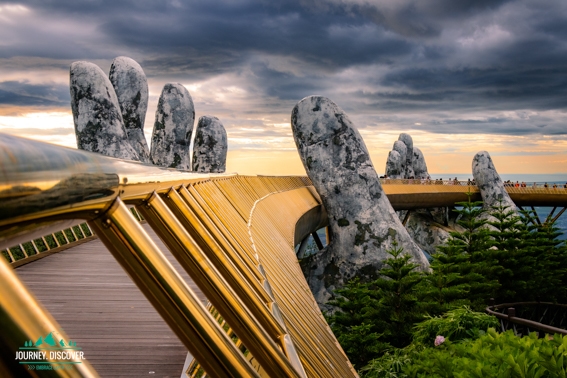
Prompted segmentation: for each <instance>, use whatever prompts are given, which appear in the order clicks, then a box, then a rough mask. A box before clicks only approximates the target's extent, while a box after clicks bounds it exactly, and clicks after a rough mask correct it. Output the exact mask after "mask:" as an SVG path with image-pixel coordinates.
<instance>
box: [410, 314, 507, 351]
mask: <svg viewBox="0 0 567 378" xmlns="http://www.w3.org/2000/svg"><path fill="white" fill-rule="evenodd" d="M498 325H499V323H498V319H497V318H495V317H494V316H491V315H488V314H485V313H482V312H475V311H472V310H471V309H470V308H469V307H462V308H458V309H455V310H452V311H449V312H447V313H445V314H444V315H442V316H435V317H429V318H428V319H427V320H425V321H423V322H421V323H418V324H416V325H415V327H414V330H413V341H414V342H415V343H419V344H422V345H424V346H432V345H433V343H434V340H435V338H436V337H437V336H438V335H442V336H444V337H445V338H448V339H450V340H451V341H453V342H455V341H461V340H465V339H475V338H477V337H478V336H480V335H482V334H484V332H485V331H486V330H487V329H488V328H491V327H493V328H495V327H498Z"/></svg>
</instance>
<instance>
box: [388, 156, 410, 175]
mask: <svg viewBox="0 0 567 378" xmlns="http://www.w3.org/2000/svg"><path fill="white" fill-rule="evenodd" d="M404 161H405V157H402V156H401V155H400V153H399V152H398V151H396V150H392V151H390V153H388V160H386V175H387V176H388V177H389V178H392V179H401V178H404V171H405V170H404V168H403V167H402V164H403V162H404Z"/></svg>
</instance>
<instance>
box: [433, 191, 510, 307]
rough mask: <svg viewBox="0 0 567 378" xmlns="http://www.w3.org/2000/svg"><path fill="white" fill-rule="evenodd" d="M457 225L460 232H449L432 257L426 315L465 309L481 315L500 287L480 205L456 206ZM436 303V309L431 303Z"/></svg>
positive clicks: (484, 211) (461, 203) (461, 204)
mask: <svg viewBox="0 0 567 378" xmlns="http://www.w3.org/2000/svg"><path fill="white" fill-rule="evenodd" d="M456 205H457V206H458V208H456V209H455V210H454V211H456V212H457V213H458V214H459V217H458V221H457V223H458V224H459V225H460V226H461V227H463V229H464V230H463V231H462V232H456V231H454V232H451V233H450V238H449V240H448V241H447V244H446V245H444V246H440V247H439V248H438V251H437V253H435V254H434V255H433V262H432V264H431V268H432V274H431V275H430V276H428V278H427V280H428V281H429V282H430V283H431V284H432V286H430V287H429V288H428V290H429V291H428V297H427V299H426V302H428V303H429V309H428V310H429V313H430V315H439V314H441V313H442V312H445V311H447V310H449V309H452V308H456V307H459V306H462V305H469V304H470V306H471V307H472V308H473V309H475V310H477V311H482V310H483V309H484V307H485V306H486V303H487V301H488V299H489V298H491V297H493V296H494V294H495V292H496V290H497V289H498V287H499V286H500V285H499V283H498V281H497V279H496V276H497V274H498V272H499V271H502V267H501V266H500V265H498V260H497V259H496V256H495V255H494V252H493V250H491V247H492V243H491V239H490V233H489V230H488V228H487V220H486V210H485V209H484V208H483V207H482V202H480V201H475V202H473V201H471V199H470V196H469V199H468V201H466V202H458V203H457V204H456ZM436 301H437V303H438V305H437V306H436V305H435V303H436Z"/></svg>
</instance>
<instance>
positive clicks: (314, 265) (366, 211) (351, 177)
mask: <svg viewBox="0 0 567 378" xmlns="http://www.w3.org/2000/svg"><path fill="white" fill-rule="evenodd" d="M291 125H292V130H293V134H294V139H295V143H296V145H297V149H298V151H299V155H300V157H301V160H302V162H303V165H304V167H305V170H306V171H307V174H308V176H309V178H310V179H311V181H312V182H313V185H314V186H315V189H316V190H317V192H318V193H319V195H320V196H321V199H322V201H323V204H324V205H325V208H326V210H327V213H328V215H329V227H330V232H331V242H330V244H329V245H328V246H327V247H326V248H325V249H323V250H321V251H319V252H317V253H316V254H314V255H312V256H310V257H309V258H306V259H304V260H302V268H303V270H304V274H305V276H306V279H307V282H308V283H309V287H310V288H311V291H312V292H313V295H314V296H315V299H316V300H317V302H318V303H319V305H320V306H322V307H323V308H326V307H325V303H326V302H327V301H328V300H329V299H330V298H332V296H333V290H334V289H335V288H338V287H342V286H343V285H344V284H345V283H346V282H347V281H348V280H350V279H351V278H353V277H354V276H358V277H361V279H363V280H364V279H372V278H374V277H376V275H377V271H378V270H379V269H380V268H381V267H382V265H383V261H384V260H385V259H386V258H387V257H388V256H387V254H386V250H387V249H389V248H391V247H392V243H393V242H395V241H397V242H398V244H399V245H400V246H401V247H403V248H404V251H405V253H408V254H409V255H411V256H412V259H413V261H415V262H417V263H418V264H420V265H421V266H422V267H423V268H426V267H427V266H428V265H429V263H428V262H427V259H426V258H425V256H424V255H423V253H422V251H421V250H420V249H419V247H418V246H417V245H416V244H415V243H414V242H413V241H412V240H411V238H410V237H409V235H408V233H407V231H406V229H405V228H404V227H403V226H402V224H401V222H400V220H399V219H398V217H397V216H396V214H395V212H394V210H393V209H392V206H391V205H390V202H389V201H388V198H387V197H386V195H385V194H384V191H383V190H382V186H381V185H380V181H379V179H378V175H377V174H376V171H375V170H374V167H373V166H372V162H371V160H370V156H369V154H368V150H367V149H366V146H365V144H364V141H363V140H362V137H361V136H360V134H359V133H358V131H357V129H356V128H355V127H354V125H353V124H352V123H351V121H350V120H349V118H348V116H347V115H346V114H345V113H344V112H343V111H342V110H341V109H340V108H339V107H338V106H337V105H336V104H335V103H333V102H332V101H331V100H329V99H327V98H325V97H319V96H311V97H307V98H304V99H303V100H301V101H300V102H299V103H298V104H297V105H296V106H295V107H294V108H293V111H292V117H291Z"/></svg>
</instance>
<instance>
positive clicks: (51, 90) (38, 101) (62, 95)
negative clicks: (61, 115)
mask: <svg viewBox="0 0 567 378" xmlns="http://www.w3.org/2000/svg"><path fill="white" fill-rule="evenodd" d="M70 99H71V97H70V94H69V88H68V87H67V86H63V85H56V84H52V85H44V84H41V85H33V84H29V83H26V82H21V81H4V82H0V105H18V106H68V105H69V104H70V101H71V100H70Z"/></svg>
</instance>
